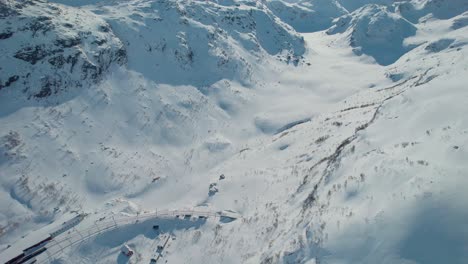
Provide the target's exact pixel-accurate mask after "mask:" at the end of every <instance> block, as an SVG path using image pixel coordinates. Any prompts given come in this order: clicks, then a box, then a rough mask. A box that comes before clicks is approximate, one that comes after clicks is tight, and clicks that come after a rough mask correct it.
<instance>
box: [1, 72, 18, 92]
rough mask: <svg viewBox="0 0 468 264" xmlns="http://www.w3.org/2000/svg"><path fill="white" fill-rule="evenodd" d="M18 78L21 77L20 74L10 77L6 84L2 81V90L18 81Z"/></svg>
mask: <svg viewBox="0 0 468 264" xmlns="http://www.w3.org/2000/svg"><path fill="white" fill-rule="evenodd" d="M18 79H19V76H18V75H13V76H11V77H10V78H8V80H7V81H6V82H5V84H2V82H1V81H0V90H1V89H3V88H5V87H8V86H10V85H11V84H12V83H14V82H16V81H17V80H18Z"/></svg>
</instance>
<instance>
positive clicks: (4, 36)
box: [0, 31, 13, 39]
mask: <svg viewBox="0 0 468 264" xmlns="http://www.w3.org/2000/svg"><path fill="white" fill-rule="evenodd" d="M11 36H13V32H8V31H7V32H3V33H0V39H7V38H10V37H11Z"/></svg>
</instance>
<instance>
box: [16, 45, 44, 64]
mask: <svg viewBox="0 0 468 264" xmlns="http://www.w3.org/2000/svg"><path fill="white" fill-rule="evenodd" d="M47 54H48V52H47V51H46V50H45V46H43V45H41V46H35V47H26V48H23V49H21V50H19V51H18V52H16V54H15V56H14V57H15V58H17V59H20V60H24V61H27V62H29V63H31V64H32V65H34V64H36V63H37V62H38V61H39V60H42V59H43V58H45V57H46V56H47Z"/></svg>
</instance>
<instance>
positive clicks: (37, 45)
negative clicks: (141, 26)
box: [0, 0, 126, 98]
mask: <svg viewBox="0 0 468 264" xmlns="http://www.w3.org/2000/svg"><path fill="white" fill-rule="evenodd" d="M0 54H1V55H0V65H1V66H0V67H1V71H0V90H1V92H0V93H16V92H23V93H24V94H26V96H27V98H33V97H36V98H44V97H48V96H51V95H53V94H57V93H58V92H59V91H61V90H65V89H68V88H71V87H79V86H83V85H84V84H86V83H96V82H97V81H99V80H100V79H101V77H102V75H103V74H104V73H105V72H106V71H107V70H108V69H109V67H110V66H111V65H112V64H118V65H122V64H124V63H125V62H126V51H125V49H124V46H123V44H122V43H121V41H120V40H119V39H118V38H117V37H116V36H115V35H114V34H113V33H112V30H111V29H110V26H109V25H108V24H107V23H106V22H105V21H103V20H102V19H100V18H99V17H97V16H96V15H94V14H92V13H91V12H89V11H85V10H79V9H76V8H72V7H66V6H62V5H58V4H50V3H47V2H45V1H13V0H6V1H2V2H0Z"/></svg>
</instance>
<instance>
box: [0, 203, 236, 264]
mask: <svg viewBox="0 0 468 264" xmlns="http://www.w3.org/2000/svg"><path fill="white" fill-rule="evenodd" d="M78 217H80V216H78ZM80 218H81V219H80V221H78V222H77V221H76V220H75V219H76V218H74V219H72V220H70V221H71V223H72V224H70V225H69V228H68V229H67V228H66V227H67V225H65V224H67V223H66V222H65V223H64V225H65V226H64V227H61V228H60V229H59V230H57V231H55V232H54V233H52V234H50V237H49V238H46V239H44V241H45V242H40V243H38V244H36V245H34V247H37V248H35V249H34V250H31V249H29V248H28V250H26V251H25V249H17V251H18V253H17V255H16V254H15V256H20V255H23V257H22V258H19V259H17V260H13V259H10V260H7V261H6V263H11V264H20V263H50V262H52V260H54V259H55V258H56V257H58V256H60V254H62V253H63V252H64V251H65V250H66V249H68V248H71V247H73V246H75V245H78V244H80V243H83V242H85V241H86V240H89V239H91V238H93V237H96V236H98V235H100V234H104V233H106V232H110V231H112V230H116V229H119V228H122V227H126V226H130V225H134V224H140V223H144V222H147V221H151V220H156V221H157V220H170V219H175V220H176V219H177V220H182V221H197V220H206V219H208V218H211V219H213V218H215V219H216V218H218V219H219V220H220V221H227V222H230V221H234V220H236V219H237V218H239V216H238V215H236V214H235V213H231V212H228V211H221V212H212V211H201V210H162V211H154V212H147V213H141V214H137V215H131V216H127V215H111V216H106V217H102V218H99V219H97V220H95V221H88V222H87V224H86V225H84V224H80V222H81V220H83V219H84V218H85V217H84V216H83V217H80ZM87 220H89V219H87ZM149 224H150V223H149ZM84 226H86V227H84ZM20 251H22V252H20ZM1 255H2V254H0V257H1ZM2 262H3V261H2Z"/></svg>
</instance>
